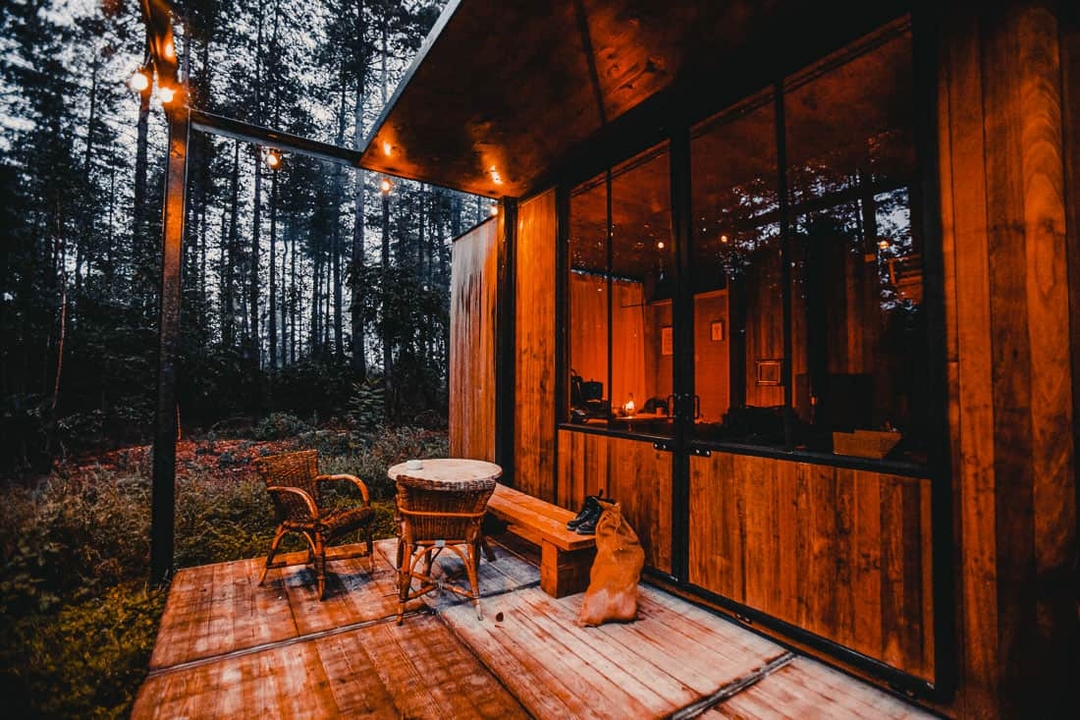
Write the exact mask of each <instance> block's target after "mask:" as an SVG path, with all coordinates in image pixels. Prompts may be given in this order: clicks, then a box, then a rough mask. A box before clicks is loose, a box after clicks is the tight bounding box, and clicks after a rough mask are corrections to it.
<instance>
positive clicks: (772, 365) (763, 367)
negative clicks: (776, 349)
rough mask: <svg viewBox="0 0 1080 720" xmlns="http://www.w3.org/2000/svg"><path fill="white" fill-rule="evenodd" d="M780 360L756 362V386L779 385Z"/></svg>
mask: <svg viewBox="0 0 1080 720" xmlns="http://www.w3.org/2000/svg"><path fill="white" fill-rule="evenodd" d="M781 362H782V361H780V360H758V361H756V363H755V365H756V367H757V384H758V385H779V384H780V380H781V373H780V367H781Z"/></svg>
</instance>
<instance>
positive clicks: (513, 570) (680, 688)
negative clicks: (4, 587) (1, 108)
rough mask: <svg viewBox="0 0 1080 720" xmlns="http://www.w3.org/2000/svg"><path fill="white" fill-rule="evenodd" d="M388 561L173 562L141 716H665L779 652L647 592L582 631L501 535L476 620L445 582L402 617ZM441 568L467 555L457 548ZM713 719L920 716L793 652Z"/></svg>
mask: <svg viewBox="0 0 1080 720" xmlns="http://www.w3.org/2000/svg"><path fill="white" fill-rule="evenodd" d="M344 551H345V552H347V551H348V549H345V550H344ZM395 556H396V541H394V540H384V541H381V542H379V543H378V544H377V545H376V563H375V570H374V571H371V569H370V566H369V563H368V561H367V559H339V560H337V561H331V563H330V568H329V571H330V577H329V584H328V594H327V598H326V599H325V600H324V601H322V602H320V601H319V600H318V597H317V595H316V590H315V584H314V577H313V575H312V572H311V570H310V569H309V568H307V567H305V566H304V565H302V564H297V565H292V566H289V567H286V568H283V569H279V570H274V571H271V574H270V575H269V576H268V577H267V582H266V584H265V585H264V586H261V587H260V586H259V585H258V584H257V583H258V574H259V572H260V571H261V568H262V562H263V561H262V559H253V560H244V561H238V562H234V563H221V564H217V565H208V566H204V567H199V568H190V569H186V570H182V571H180V572H179V573H178V574H177V575H176V577H175V578H174V580H173V584H172V588H171V590H170V594H169V600H168V602H167V604H166V610H165V615H164V617H163V618H162V622H161V628H160V630H159V633H158V638H157V643H156V646H155V649H154V654H153V656H152V661H151V666H150V670H151V672H150V674H149V676H148V678H147V680H146V681H145V682H144V684H143V686H142V687H141V688H140V690H139V694H138V697H137V698H136V702H135V706H134V708H133V711H132V718H134V720H143V719H145V718H166V717H200V718H215V717H229V718H259V719H260V720H262V719H263V718H266V717H275V718H277V717H282V718H323V717H357V718H399V717H410V718H413V717H415V718H499V719H500V720H514V719H516V718H526V717H530V716H532V717H536V718H541V719H547V718H567V717H589V718H605V717H609V718H625V717H634V718H654V717H655V718H658V717H663V716H666V715H670V714H671V713H672V712H675V711H677V710H680V709H682V708H684V707H687V706H688V705H690V704H692V703H694V702H696V701H698V700H700V699H701V698H705V697H708V696H710V695H712V694H713V693H715V692H716V691H717V690H720V689H722V688H724V687H725V686H726V685H728V684H730V683H731V682H732V681H733V680H736V679H738V678H741V677H743V676H745V675H747V674H748V673H750V674H752V673H753V672H754V671H755V670H756V669H757V668H760V667H762V666H764V665H765V664H766V663H768V662H769V661H770V660H772V659H774V658H776V657H778V656H780V655H782V654H784V653H785V652H786V651H785V650H784V649H783V648H782V647H780V646H779V645H777V644H776V643H774V642H772V641H770V640H768V639H766V638H763V637H761V636H759V635H757V634H756V633H753V632H750V631H748V630H747V629H746V628H744V627H742V626H740V625H739V624H737V623H734V622H731V621H730V620H728V619H727V618H724V617H722V616H720V615H717V614H716V613H713V612H710V611H708V610H706V609H703V608H701V607H698V606H696V605H693V604H691V603H689V602H687V601H685V600H682V599H680V598H677V597H675V596H672V595H669V594H667V593H665V592H662V591H660V590H658V589H656V588H652V587H649V586H647V585H642V586H641V588H640V597H639V603H638V620H637V621H635V622H632V623H609V624H605V625H601V626H599V627H590V628H584V627H580V626H579V625H578V624H577V618H578V616H579V614H580V612H581V605H582V600H583V596H582V595H581V594H577V595H571V596H568V597H564V598H561V599H555V598H552V597H550V596H548V595H547V594H545V593H544V592H543V591H542V590H541V589H540V588H539V587H538V581H539V577H540V571H539V569H538V568H537V567H535V565H533V564H531V563H530V562H529V561H528V559H527V556H522V555H520V554H518V553H515V552H512V551H510V550H508V549H506V548H504V547H501V546H499V547H496V556H497V559H496V560H495V561H494V562H488V561H486V560H485V561H482V562H481V564H480V589H481V596H482V597H481V607H482V608H483V611H484V619H483V620H478V619H477V618H476V613H475V612H474V610H473V607H472V604H471V602H470V601H469V600H467V599H465V598H461V597H459V596H457V595H455V594H453V593H450V592H447V591H443V592H433V593H430V594H428V595H426V596H424V597H423V598H421V599H417V600H413V601H411V602H410V603H409V605H408V606H407V607H406V610H407V614H406V616H405V622H404V624H403V625H401V626H398V625H397V624H396V617H397V599H396V578H397V573H396V571H395V569H394V567H393V564H394V560H395ZM302 559H303V557H302V556H297V560H298V561H301V560H302ZM437 572H438V573H441V574H444V575H448V576H455V575H458V574H460V573H461V572H462V567H461V563H460V561H459V560H457V558H456V556H453V555H449V554H448V555H446V556H445V557H444V558H443V559H442V560H441V561H440V565H439V570H438V571H437ZM705 717H712V718H720V717H746V718H750V717H763V718H777V717H799V718H804V717H810V718H814V717H822V718H824V717H829V718H846V717H851V718H854V717H881V718H916V717H927V715H925V714H923V713H922V711H920V710H919V709H918V708H916V707H915V706H912V705H910V704H908V703H906V702H904V701H903V700H901V699H898V698H896V697H893V696H891V695H889V694H888V693H885V692H883V691H881V690H879V689H877V688H874V687H872V686H870V685H866V684H864V683H861V682H859V681H858V680H855V679H853V678H851V677H849V676H847V675H844V674H843V673H840V672H838V671H836V670H833V669H831V668H829V667H828V666H826V665H824V664H822V663H818V662H816V661H813V660H810V659H809V658H802V657H800V658H797V659H796V660H794V661H792V662H791V663H790V664H789V665H788V666H786V667H784V668H782V669H780V670H777V671H776V672H774V673H772V674H771V675H768V676H766V677H764V678H763V679H762V680H760V681H759V682H758V683H757V684H755V685H752V686H750V687H749V688H747V689H744V690H742V691H741V692H739V693H738V694H736V695H735V696H734V697H732V698H729V699H727V700H726V701H724V702H723V703H722V704H720V705H717V706H715V707H713V708H711V709H710V710H708V711H707V713H706V715H705Z"/></svg>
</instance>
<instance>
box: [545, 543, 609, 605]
mask: <svg viewBox="0 0 1080 720" xmlns="http://www.w3.org/2000/svg"><path fill="white" fill-rule="evenodd" d="M595 557H596V549H595V548H585V549H582V550H571V551H565V550H560V549H559V547H558V546H557V545H555V544H554V543H551V542H548V541H546V540H544V541H542V542H541V544H540V588H541V589H542V590H543V591H544V592H546V593H547V594H548V595H550V596H551V597H555V598H560V597H565V596H566V595H573V594H574V593H579V592H583V591H584V590H585V588H587V587H589V571H590V570H591V569H592V561H593V558H595Z"/></svg>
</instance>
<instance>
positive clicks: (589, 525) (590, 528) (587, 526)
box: [574, 503, 604, 535]
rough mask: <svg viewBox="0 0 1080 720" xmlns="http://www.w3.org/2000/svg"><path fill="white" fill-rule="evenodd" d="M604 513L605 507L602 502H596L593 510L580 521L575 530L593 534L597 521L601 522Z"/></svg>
mask: <svg viewBox="0 0 1080 720" xmlns="http://www.w3.org/2000/svg"><path fill="white" fill-rule="evenodd" d="M603 514H604V508H603V507H602V506H601V505H600V503H596V505H595V507H593V508H592V512H590V513H589V514H588V515H586V516H585V519H584V520H582V521H581V522H580V523H578V526H577V527H576V528H574V532H576V533H577V534H578V535H592V534H594V533H595V532H596V523H598V522H600V516H601V515H603Z"/></svg>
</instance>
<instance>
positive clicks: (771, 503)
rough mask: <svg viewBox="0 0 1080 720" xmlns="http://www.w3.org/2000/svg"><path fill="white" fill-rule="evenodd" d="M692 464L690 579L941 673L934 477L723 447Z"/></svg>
mask: <svg viewBox="0 0 1080 720" xmlns="http://www.w3.org/2000/svg"><path fill="white" fill-rule="evenodd" d="M690 468H691V471H690V475H691V477H690V530H689V535H690V537H689V572H690V575H689V579H690V582H691V583H693V584H694V585H697V586H699V587H702V588H705V589H707V590H710V591H712V592H715V593H717V594H719V595H723V596H725V597H728V598H731V599H732V600H735V601H736V602H739V603H742V604H744V605H747V606H749V607H752V608H754V609H756V610H760V611H762V612H764V613H767V614H769V615H772V616H774V617H776V618H778V619H780V620H783V621H785V622H788V623H790V624H792V625H796V626H798V627H801V628H804V629H806V630H809V631H810V632H813V633H815V634H818V635H821V636H822V637H826V638H828V639H830V640H833V641H834V642H837V643H839V644H841V645H844V646H846V647H850V648H853V649H855V650H858V651H859V652H861V653H863V654H865V655H868V656H870V657H874V658H877V659H879V660H882V661H884V662H886V663H888V664H890V665H893V666H894V667H898V668H900V669H902V670H904V671H906V672H909V673H911V674H913V675H917V676H919V677H924V678H928V679H932V678H933V672H934V656H933V647H934V646H933V638H932V633H933V615H932V612H933V610H932V593H931V567H930V566H929V564H928V562H927V560H928V556H927V554H926V553H925V551H924V548H925V547H929V545H930V542H931V538H930V537H929V534H928V532H929V520H928V518H925V517H923V513H926V512H928V509H929V494H930V486H929V482H928V481H926V480H919V479H915V478H903V477H898V476H894V475H884V474H878V473H872V472H868V471H859V470H849V469H840V468H831V467H828V466H824V465H811V464H809V463H797V462H790V461H783V460H776V459H771V458H759V457H751V456H741V455H732V454H728V453H719V452H713V454H712V456H711V457H709V458H702V457H693V458H691V465H690Z"/></svg>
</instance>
